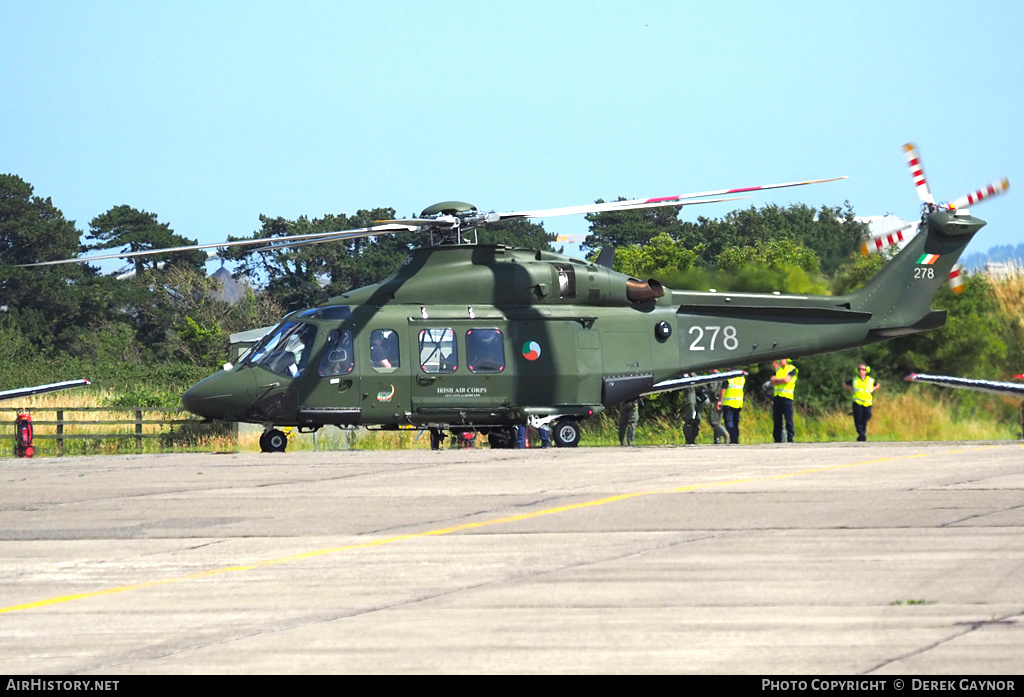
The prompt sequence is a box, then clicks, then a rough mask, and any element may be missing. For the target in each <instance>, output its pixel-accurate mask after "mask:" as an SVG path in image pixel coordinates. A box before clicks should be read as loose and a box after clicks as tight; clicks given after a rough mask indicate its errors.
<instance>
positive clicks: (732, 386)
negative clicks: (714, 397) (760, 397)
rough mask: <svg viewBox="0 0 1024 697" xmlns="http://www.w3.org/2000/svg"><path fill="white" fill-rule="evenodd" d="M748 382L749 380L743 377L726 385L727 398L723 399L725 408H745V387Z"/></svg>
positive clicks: (731, 379) (731, 380) (732, 379)
mask: <svg viewBox="0 0 1024 697" xmlns="http://www.w3.org/2000/svg"><path fill="white" fill-rule="evenodd" d="M746 381H747V379H746V378H745V377H743V376H742V375H740V376H739V377H735V378H730V379H729V382H728V383H726V385H725V396H724V397H722V406H723V407H732V408H733V409H742V408H743V385H744V383H746Z"/></svg>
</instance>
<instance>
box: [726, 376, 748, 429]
mask: <svg viewBox="0 0 1024 697" xmlns="http://www.w3.org/2000/svg"><path fill="white" fill-rule="evenodd" d="M746 381H747V379H746V378H745V377H743V376H742V375H739V376H737V377H734V378H729V380H728V381H727V382H726V383H725V385H724V387H723V388H722V420H723V421H724V422H725V430H726V431H728V432H729V443H731V444H733V445H735V444H736V443H739V442H740V410H741V409H743V386H744V385H745V384H746Z"/></svg>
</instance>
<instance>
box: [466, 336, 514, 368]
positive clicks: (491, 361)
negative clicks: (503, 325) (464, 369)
mask: <svg viewBox="0 0 1024 697" xmlns="http://www.w3.org/2000/svg"><path fill="white" fill-rule="evenodd" d="M466 365H467V366H469V370H470V372H472V373H500V372H502V371H503V370H505V342H504V341H503V337H502V334H501V330H500V329H470V330H469V331H467V332H466Z"/></svg>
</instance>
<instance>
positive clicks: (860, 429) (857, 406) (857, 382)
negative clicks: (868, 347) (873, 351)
mask: <svg viewBox="0 0 1024 697" xmlns="http://www.w3.org/2000/svg"><path fill="white" fill-rule="evenodd" d="M870 372H871V368H869V367H868V366H866V365H864V364H863V363H861V364H860V365H859V366H857V377H855V378H854V379H853V380H847V381H846V384H844V385H843V387H845V388H846V389H848V390H850V391H851V392H853V427H854V428H856V429H857V440H858V441H860V442H863V441H866V440H867V439H868V421H871V404H872V403H873V402H874V398H873V397H872V395H873V394H874V392H875V390H877V389H878V388H879V387H880V386H881V383H880V382H875V379H874V378H872V377H868V373H870Z"/></svg>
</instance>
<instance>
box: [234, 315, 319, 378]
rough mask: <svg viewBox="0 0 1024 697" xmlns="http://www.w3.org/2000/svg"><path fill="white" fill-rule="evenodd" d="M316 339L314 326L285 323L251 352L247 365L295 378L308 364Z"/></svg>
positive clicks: (301, 323)
mask: <svg viewBox="0 0 1024 697" xmlns="http://www.w3.org/2000/svg"><path fill="white" fill-rule="evenodd" d="M315 338H316V325H313V324H306V323H303V322H285V323H284V324H282V325H281V326H280V327H278V328H277V330H276V331H275V332H274V333H273V334H272V335H271V336H270V338H269V339H267V340H266V341H263V342H261V345H260V346H259V347H257V349H256V350H255V351H254V352H253V354H252V357H251V358H250V359H249V363H250V364H252V365H261V366H263V367H264V368H266V369H267V370H270V371H273V372H275V373H279V374H281V375H290V376H291V377H293V378H297V377H299V376H300V375H302V373H303V371H304V370H305V369H306V365H307V364H308V363H309V355H310V352H311V351H312V350H313V340H314V339H315Z"/></svg>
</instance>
